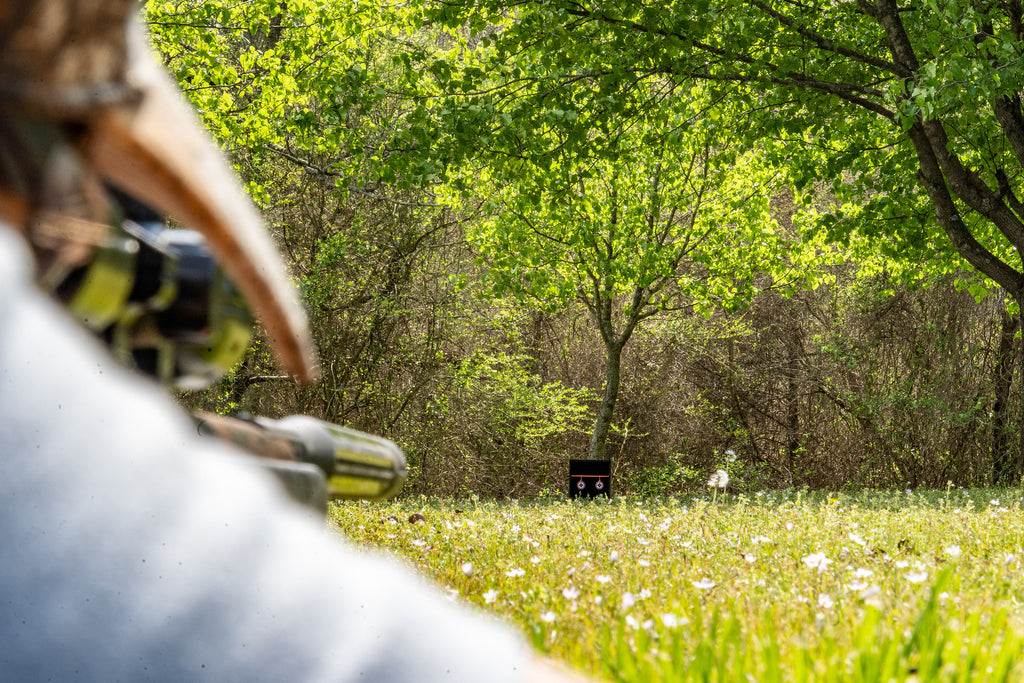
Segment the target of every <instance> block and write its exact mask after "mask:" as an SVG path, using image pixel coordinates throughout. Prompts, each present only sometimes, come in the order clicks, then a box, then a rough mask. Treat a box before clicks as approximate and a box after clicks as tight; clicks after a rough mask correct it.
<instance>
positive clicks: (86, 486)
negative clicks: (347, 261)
mask: <svg viewBox="0 0 1024 683" xmlns="http://www.w3.org/2000/svg"><path fill="white" fill-rule="evenodd" d="M136 12H137V7H136V5H135V3H134V2H128V1H125V0H78V1H76V0H8V1H7V2H4V3H2V4H0V505H2V506H3V514H2V517H0V541H2V545H3V548H4V550H3V555H4V558H3V562H0V602H2V604H3V611H2V613H3V616H2V622H0V623H2V628H0V671H2V672H3V677H4V679H5V680H12V681H13V680H17V681H37V680H60V681H148V680H154V681H199V680H211V681H496V682H498V681H524V682H530V681H538V682H539V681H552V682H555V681H570V680H576V679H575V677H574V676H573V675H572V674H568V673H565V672H562V671H561V670H560V669H557V668H555V667H552V666H551V665H550V664H548V663H546V662H545V661H543V660H541V659H539V658H537V657H535V656H534V655H533V654H531V652H530V650H529V648H528V647H527V646H526V645H525V643H524V642H523V641H522V640H521V639H520V638H519V637H518V636H517V635H516V634H515V633H514V632H513V631H511V630H510V629H508V628H507V627H506V626H504V625H501V624H499V623H497V622H496V621H495V620H493V619H490V618H488V617H486V616H484V615H482V614H478V613H474V612H472V611H470V610H468V609H466V608H463V607H460V606H456V605H453V604H451V603H449V602H448V601H447V599H446V598H445V597H443V596H442V595H441V594H440V592H439V591H437V590H435V589H433V588H432V587H429V586H428V585H426V584H425V583H424V582H423V581H422V580H421V579H419V578H417V577H415V576H414V575H412V574H411V573H409V572H408V571H407V570H405V569H404V568H401V567H398V566H396V565H395V564H394V563H393V562H390V561H387V560H384V559H382V558H377V557H372V556H369V555H367V554H364V553H360V552H356V551H354V550H352V549H351V548H349V547H347V546H345V545H344V544H343V543H341V542H340V541H339V540H338V539H336V538H334V537H333V536H331V535H330V534H329V533H327V532H326V530H325V529H324V528H323V525H322V523H318V521H317V520H315V519H314V518H313V517H312V516H311V515H309V514H307V513H305V512H303V511H302V510H300V509H299V508H297V507H295V506H293V505H291V504H290V503H288V502H287V501H286V500H285V498H284V497H283V495H282V494H281V492H280V491H279V490H278V488H277V486H276V484H275V483H274V482H273V481H271V480H270V479H269V478H266V475H264V474H262V473H261V472H259V471H258V470H257V469H256V468H254V467H252V466H250V465H249V464H248V463H247V462H245V459H244V458H243V457H242V456H239V455H238V454H236V453H234V452H233V451H231V450H230V449H229V448H228V447H226V446H221V445H220V444H216V443H211V442H210V441H209V440H202V441H201V440H199V439H198V437H197V435H196V431H195V427H194V425H193V424H192V423H191V422H190V420H189V419H188V417H187V416H186V415H185V414H184V413H183V412H182V411H181V410H180V409H179V408H178V407H177V406H175V405H174V404H173V402H172V401H171V400H170V398H169V397H168V396H167V395H166V394H165V393H164V392H162V391H161V390H160V389H159V388H158V387H156V386H155V385H151V383H149V382H148V381H146V380H143V379H141V378H138V377H136V376H134V375H131V374H129V372H128V371H126V370H123V369H122V368H121V367H120V366H119V365H118V364H117V363H116V362H115V361H114V360H113V359H112V358H111V356H110V355H109V354H108V353H107V352H106V350H105V349H104V348H103V347H102V345H101V344H100V343H99V342H98V341H97V339H96V338H95V337H94V336H93V335H91V334H90V333H89V332H87V331H86V330H85V329H83V328H82V327H80V326H79V325H77V324H76V323H75V322H74V321H73V320H72V319H71V318H70V316H68V315H67V313H66V311H64V310H63V309H62V308H60V307H59V306H58V305H57V304H56V302H55V301H54V300H53V298H52V297H50V296H49V295H48V294H47V293H46V292H45V291H44V290H46V289H49V288H52V286H53V283H54V282H55V281H57V280H59V278H60V276H61V274H66V273H68V272H71V271H73V269H74V268H76V267H78V266H80V265H81V264H82V263H84V262H87V261H88V259H89V258H90V255H91V252H92V247H93V246H94V245H95V242H96V240H98V239H100V236H101V235H102V231H101V230H99V229H98V226H103V225H107V224H109V222H110V221H111V213H112V211H114V210H115V208H116V207H114V206H113V202H112V201H111V199H110V195H109V193H107V192H106V188H108V187H116V188H117V189H118V190H119V191H121V192H125V193H127V194H129V195H131V196H133V197H136V198H138V199H139V200H141V201H143V202H145V203H146V204H147V205H148V206H150V207H152V208H154V209H156V210H158V211H160V212H161V213H163V214H165V215H167V216H169V217H172V218H174V219H176V220H178V221H180V222H181V223H182V224H184V225H186V226H188V227H190V228H194V229H196V230H199V231H200V232H202V233H203V235H204V237H205V238H206V240H207V241H208V243H209V244H210V246H211V248H212V250H213V251H214V253H215V254H216V255H217V256H218V258H219V259H220V261H221V262H222V265H223V267H224V268H225V270H226V271H227V272H228V274H229V275H230V276H231V277H232V278H233V279H234V280H235V281H236V283H237V284H238V286H239V288H240V289H241V291H242V292H243V294H244V295H245V296H246V298H247V299H248V301H249V303H250V304H251V305H252V306H253V307H254V308H255V310H256V312H257V314H258V316H259V318H260V319H261V321H262V322H263V324H264V326H265V327H266V329H267V333H268V337H269V339H270V340H271V342H272V344H273V345H274V346H275V348H276V350H277V353H278V357H279V359H280V361H281V363H282V364H283V365H284V366H285V367H286V368H287V370H288V371H289V372H290V373H292V374H293V375H294V376H296V378H297V379H299V380H300V381H311V380H312V379H313V378H314V377H315V374H316V361H315V354H314V352H313V350H312V344H311V342H310V337H309V333H308V330H307V328H306V322H305V318H304V315H303V313H302V311H301V308H300V307H299V306H298V304H297V300H296V297H295V293H294V291H293V288H292V287H291V286H290V284H289V281H288V278H287V275H286V273H285V270H284V267H283V265H282V262H281V259H280V257H279V256H278V254H277V253H276V251H275V249H274V247H273V244H272V241H271V240H270V238H269V236H268V235H267V234H266V232H265V230H264V229H263V227H262V225H261V222H260V219H259V217H258V215H257V213H256V211H255V210H254V208H253V207H252V206H251V205H250V204H249V203H248V201H247V200H246V199H245V198H244V196H243V194H242V192H241V190H240V189H239V186H238V183H237V181H235V179H234V178H233V176H232V174H231V172H230V170H229V167H228V166H227V164H226V163H225V161H224V160H223V159H221V158H220V155H219V154H218V152H217V151H216V148H215V147H214V146H213V144H212V143H211V142H210V141H209V140H208V138H207V137H206V136H205V135H204V134H203V133H202V132H201V130H200V128H199V126H198V125H197V124H196V123H195V120H194V118H193V117H192V115H191V112H190V111H189V109H188V107H187V106H186V105H185V104H184V101H183V100H182V99H181V98H180V96H179V95H178V93H177V92H176V90H175V89H174V87H173V86H172V85H171V82H170V80H169V79H168V78H167V77H166V75H165V74H164V73H162V72H161V70H160V69H159V67H158V65H157V63H156V62H155V61H154V60H153V58H152V57H151V56H149V54H148V48H147V46H146V39H145V35H144V31H143V29H142V28H141V25H140V23H139V21H138V17H137V16H136Z"/></svg>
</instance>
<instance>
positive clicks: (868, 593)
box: [857, 584, 882, 600]
mask: <svg viewBox="0 0 1024 683" xmlns="http://www.w3.org/2000/svg"><path fill="white" fill-rule="evenodd" d="M881 594H882V588H881V586H879V585H878V584H872V585H870V586H868V587H867V588H865V589H864V590H862V591H861V592H860V595H858V596H857V597H859V598H860V599H861V600H868V599H870V598H874V597H877V596H879V595H881Z"/></svg>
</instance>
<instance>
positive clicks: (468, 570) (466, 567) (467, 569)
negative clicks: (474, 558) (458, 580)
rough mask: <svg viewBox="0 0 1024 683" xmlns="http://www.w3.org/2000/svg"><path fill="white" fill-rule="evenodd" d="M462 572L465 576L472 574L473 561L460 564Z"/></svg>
mask: <svg viewBox="0 0 1024 683" xmlns="http://www.w3.org/2000/svg"><path fill="white" fill-rule="evenodd" d="M462 573H463V574H465V575H466V576H469V575H470V574H472V573H473V563H472V562H466V563H464V564H463V565H462Z"/></svg>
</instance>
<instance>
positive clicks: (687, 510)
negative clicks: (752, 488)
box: [332, 490, 1024, 682]
mask: <svg viewBox="0 0 1024 683" xmlns="http://www.w3.org/2000/svg"><path fill="white" fill-rule="evenodd" d="M1022 504H1024V503H1022V499H1021V493H1020V492H1019V491H1016V490H1002V491H991V490H990V491H969V492H964V491H958V490H948V491H942V492H925V493H914V492H909V493H907V492H904V493H894V492H891V493H878V492H864V493H862V494H858V495H855V496H853V495H834V496H831V497H830V496H826V495H816V496H807V495H805V494H800V493H790V494H773V493H766V494H759V495H756V496H751V497H749V498H746V497H742V496H740V497H734V496H721V495H719V496H717V497H714V498H712V497H710V496H702V497H696V498H688V499H670V500H648V501H634V500H626V499H616V500H613V501H604V500H599V501H594V502H582V503H581V502H569V501H565V500H550V501H546V502H541V503H530V504H526V503H516V502H505V503H497V502H480V501H475V500H469V501H461V502H456V501H446V500H435V499H425V498H410V499H404V500H401V501H398V502H391V503H385V504H369V503H346V504H341V505H338V506H337V507H335V508H334V509H333V511H332V520H333V522H334V523H335V524H337V525H338V526H339V527H340V528H341V530H342V531H343V532H344V534H345V535H346V536H348V537H349V538H350V539H351V540H352V541H354V542H356V543H360V544H367V545H370V546H374V547H377V548H382V549H384V550H386V551H387V552H391V553H394V554H396V555H398V556H400V557H401V558H403V560H404V561H406V562H408V563H411V564H412V565H414V566H416V567H418V568H419V569H420V570H421V571H423V572H424V573H426V574H427V575H428V576H430V577H431V578H433V580H435V581H436V582H437V583H438V584H439V585H440V586H441V588H442V589H443V590H446V591H448V593H449V594H450V595H451V596H452V597H453V599H457V600H464V601H468V602H470V603H473V604H476V605H479V606H480V607H481V608H482V609H485V610H488V611H491V612H493V613H494V614H496V615H498V616H499V617H501V618H503V619H505V620H507V621H509V622H511V623H513V624H515V625H517V627H518V628H519V629H520V630H521V631H522V632H523V633H524V634H526V636H527V637H528V638H530V639H531V640H532V642H533V644H534V646H535V647H536V648H537V650H539V651H541V652H545V653H550V654H551V655H552V656H554V657H555V658H557V659H560V660H562V661H564V662H567V663H569V664H571V665H573V666H575V667H577V668H579V669H581V670H583V671H586V672H588V673H590V674H592V675H594V676H597V677H599V678H603V679H606V680H612V681H651V680H672V681H676V680H679V681H787V682H788V681H865V682H866V681H890V680H895V681H911V680H913V681H1005V680H1024V675H1022V674H1024V667H1022V666H1021V663H1022V661H1024V650H1022V647H1021V645H1022V643H1021V633H1024V630H1022V629H1024V619H1022V616H1024V612H1022V609H1024V607H1022V602H1024V591H1022V583H1021V581H1022V578H1024V577H1022V564H1021V562H1022V560H1024V551H1022V549H1021V546H1022V543H1024V514H1022V510H1021V506H1022ZM412 515H421V516H422V520H419V519H418V518H416V517H414V518H413V521H412V522H410V521H409V519H410V516H412Z"/></svg>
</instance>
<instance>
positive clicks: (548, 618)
mask: <svg viewBox="0 0 1024 683" xmlns="http://www.w3.org/2000/svg"><path fill="white" fill-rule="evenodd" d="M555 619H557V616H556V615H555V613H554V612H552V611H551V610H548V611H547V612H545V613H544V614H542V615H540V620H541V621H543V622H544V623H545V624H550V623H551V622H553V621H554V620H555Z"/></svg>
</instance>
